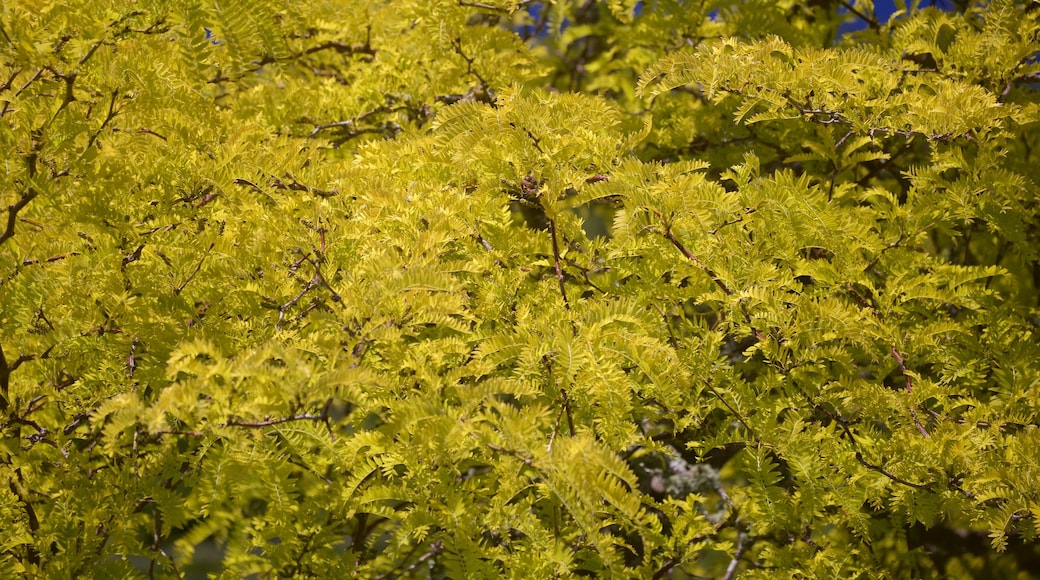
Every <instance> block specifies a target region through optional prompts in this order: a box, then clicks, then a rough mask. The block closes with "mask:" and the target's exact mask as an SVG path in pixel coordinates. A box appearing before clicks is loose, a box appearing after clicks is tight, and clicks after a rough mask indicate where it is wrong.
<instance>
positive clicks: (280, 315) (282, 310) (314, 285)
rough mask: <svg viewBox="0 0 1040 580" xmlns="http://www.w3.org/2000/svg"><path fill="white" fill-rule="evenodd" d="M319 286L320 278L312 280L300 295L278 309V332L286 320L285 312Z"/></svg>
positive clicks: (316, 277)
mask: <svg viewBox="0 0 1040 580" xmlns="http://www.w3.org/2000/svg"><path fill="white" fill-rule="evenodd" d="M319 285H321V281H320V279H319V278H318V276H315V277H314V278H311V280H310V281H309V282H307V285H306V286H304V287H303V290H300V293H299V294H297V295H296V296H294V297H293V298H292V299H291V300H289V301H288V302H286V303H285V304H282V305H281V307H279V308H278V322H277V323H276V324H275V329H276V330H281V328H282V322H283V321H284V320H285V312H286V311H287V310H289V309H290V308H292V307H293V306H295V305H296V303H297V302H299V301H300V299H301V298H303V296H304V295H305V294H307V293H308V292H310V291H311V290H313V289H315V288H317V287H318V286H319Z"/></svg>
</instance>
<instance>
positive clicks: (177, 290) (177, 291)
mask: <svg viewBox="0 0 1040 580" xmlns="http://www.w3.org/2000/svg"><path fill="white" fill-rule="evenodd" d="M214 244H215V242H214V243H211V244H210V245H209V248H208V249H207V250H206V254H205V255H204V256H202V259H201V260H199V263H198V264H196V265H195V269H194V270H192V271H191V274H189V275H188V277H187V278H186V279H185V280H184V282H182V283H181V285H180V286H178V287H176V288H174V289H173V293H174V295H176V296H179V295H180V293H181V292H183V291H184V287H185V286H187V285H188V283H189V282H191V281H192V279H194V278H195V275H196V274H198V273H199V270H201V269H202V262H204V261H205V260H206V257H207V256H209V253H210V252H211V251H212V250H213V246H214Z"/></svg>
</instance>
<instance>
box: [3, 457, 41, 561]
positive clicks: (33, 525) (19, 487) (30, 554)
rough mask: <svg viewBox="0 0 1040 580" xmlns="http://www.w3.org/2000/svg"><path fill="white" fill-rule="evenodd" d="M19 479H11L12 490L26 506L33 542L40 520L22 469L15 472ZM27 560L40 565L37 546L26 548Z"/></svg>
mask: <svg viewBox="0 0 1040 580" xmlns="http://www.w3.org/2000/svg"><path fill="white" fill-rule="evenodd" d="M14 473H15V475H16V476H17V479H15V478H11V480H10V486H9V487H10V488H11V492H12V493H14V495H15V497H17V498H18V500H19V501H21V502H22V504H23V505H24V506H25V507H24V509H25V516H26V520H27V522H28V524H29V533H30V535H31V536H32V538H33V540H35V539H36V532H37V531H38V530H39V529H40V520H39V518H38V517H37V516H36V509H35V508H34V507H33V504H32V501H31V500H30V499H29V491H28V490H27V489H25V480H24V478H23V477H22V469H21V468H20V467H19V468H16V469H15V470H14ZM26 552H27V554H26V560H27V561H28V562H29V564H32V565H33V566H39V565H40V553H39V552H38V551H37V550H36V546H34V545H33V544H31V543H30V544H28V545H27V546H26Z"/></svg>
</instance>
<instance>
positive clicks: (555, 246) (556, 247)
mask: <svg viewBox="0 0 1040 580" xmlns="http://www.w3.org/2000/svg"><path fill="white" fill-rule="evenodd" d="M549 234H550V235H551V236H552V250H553V265H554V266H555V268H556V280H557V281H558V282H559V283H560V294H561V295H562V296H563V306H564V307H565V308H566V309H567V310H570V309H571V303H570V302H569V301H568V300H567V288H566V287H565V286H564V282H563V268H561V267H560V244H559V242H558V241H557V239H556V220H554V219H552V218H549Z"/></svg>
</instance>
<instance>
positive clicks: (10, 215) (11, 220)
mask: <svg viewBox="0 0 1040 580" xmlns="http://www.w3.org/2000/svg"><path fill="white" fill-rule="evenodd" d="M37 195H39V192H38V191H37V190H35V189H33V188H29V189H28V190H27V191H26V192H25V193H23V194H22V196H21V198H19V200H18V201H16V202H14V203H13V204H11V205H9V206H7V227H6V228H4V231H3V233H0V244H3V243H4V242H6V241H7V240H8V239H10V238H11V237H13V236H14V226H15V223H16V222H17V221H18V212H20V211H22V210H23V209H25V206H27V205H29V202H30V201H32V200H34V199H36V196H37Z"/></svg>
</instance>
